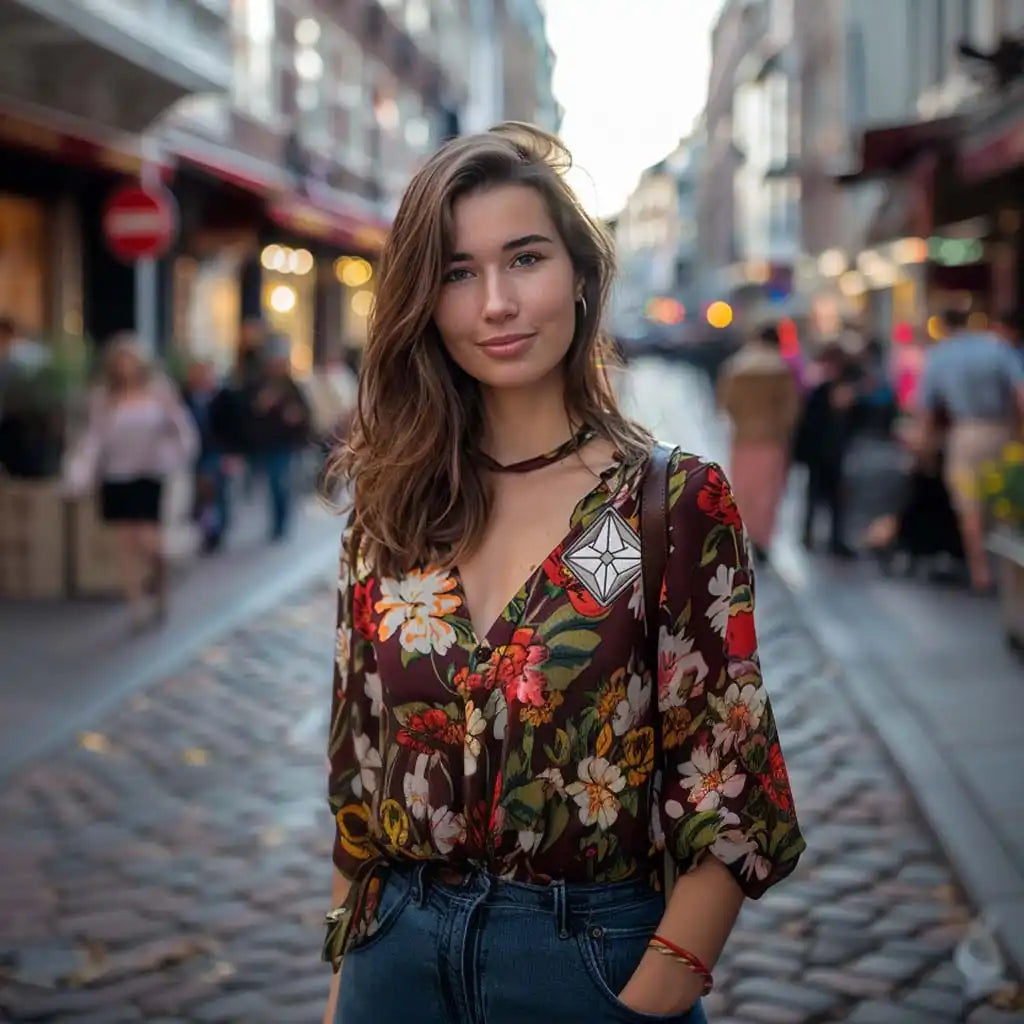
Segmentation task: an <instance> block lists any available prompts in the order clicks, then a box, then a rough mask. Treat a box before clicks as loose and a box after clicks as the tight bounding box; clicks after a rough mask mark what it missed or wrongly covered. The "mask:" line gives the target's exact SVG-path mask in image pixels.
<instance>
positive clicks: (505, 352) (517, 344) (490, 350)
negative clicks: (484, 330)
mask: <svg viewBox="0 0 1024 1024" xmlns="http://www.w3.org/2000/svg"><path fill="white" fill-rule="evenodd" d="M536 336H537V334H536V332H532V333H528V334H502V335H498V336H496V337H494V338H488V339H487V340H486V341H482V342H480V348H482V349H483V350H484V351H485V352H486V353H487V354H488V355H490V356H497V357H507V356H515V355H519V353H520V352H523V351H524V350H525V349H526V348H528V347H529V345H530V344H531V342H532V341H533V339H534V338H536Z"/></svg>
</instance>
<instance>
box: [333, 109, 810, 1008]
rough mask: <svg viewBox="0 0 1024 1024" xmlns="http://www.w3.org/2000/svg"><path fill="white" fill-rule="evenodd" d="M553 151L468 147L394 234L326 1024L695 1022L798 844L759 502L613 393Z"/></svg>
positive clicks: (365, 401)
mask: <svg viewBox="0 0 1024 1024" xmlns="http://www.w3.org/2000/svg"><path fill="white" fill-rule="evenodd" d="M567 166H569V159H568V154H567V153H566V152H565V151H564V149H563V148H562V147H561V144H560V143H559V142H558V140H557V139H555V138H554V137H553V136H550V135H548V134H547V133H545V132H542V131H541V130H540V129H535V128H531V127H529V126H526V125H505V126H501V127H499V128H496V129H492V130H491V131H489V132H487V133H485V134H482V135H476V136H468V137H464V138H460V139H457V140H454V141H452V142H450V143H448V144H446V145H445V146H444V147H443V148H442V149H441V150H440V151H439V152H438V153H437V154H435V155H434V156H433V157H432V158H431V159H429V160H428V161H427V162H426V164H425V165H424V167H423V168H421V169H420V170H419V171H418V172H417V173H416V174H415V175H414V176H413V179H412V182H411V183H410V185H409V187H408V189H407V191H406V193H405V196H404V197H403V199H402V202H401V204H400V206H399V209H398V212H397V215H396V217H395V221H394V226H393V228H392V231H391V234H390V236H389V240H388V242H387V244H386V246H385V250H384V253H383V255H382V259H381V263H380V273H379V285H378V289H377V298H376V306H375V309H374V317H373V323H372V326H371V329H370V336H369V340H368V344H367V349H366V355H365V361H364V365H363V376H362V394H361V398H362V400H361V402H360V405H359V411H358V413H357V417H356V424H355V428H354V431H353V434H352V437H351V438H350V440H349V442H348V444H346V445H344V446H343V447H342V448H341V450H340V452H339V461H338V463H337V468H338V472H339V476H340V478H341V479H342V480H344V481H346V482H347V483H349V484H350V485H351V486H352V488H353V493H354V508H353V512H352V517H351V519H350V523H349V527H348V529H347V530H346V534H345V539H344V544H343V553H342V564H341V573H340V580H339V603H338V607H339V621H338V632H337V649H336V659H335V663H336V672H335V678H334V685H333V691H334V705H333V709H332V715H331V729H330V741H329V756H330V781H329V796H330V803H331V807H332V809H333V811H334V816H335V822H336V829H337V831H336V843H335V849H334V862H335V867H336V869H337V870H336V872H335V880H334V898H335V900H336V903H337V909H336V910H335V911H334V912H332V914H331V915H330V916H329V929H328V935H327V941H326V947H325V952H326V954H327V956H328V958H329V959H330V960H331V961H332V963H333V964H334V966H335V967H336V968H338V967H339V966H340V969H341V974H340V976H339V977H340V982H339V980H338V979H336V980H335V982H334V984H333V986H332V994H331V1004H329V1006H328V1008H327V1012H326V1014H325V1017H324V1020H325V1021H326V1022H328V1024H399V1022H404V1021H407V1020H415V1021H417V1022H418V1024H440V1022H442V1021H449V1020H470V1019H475V1018H476V1017H477V1016H479V1014H478V1013H477V1008H478V1007H479V1006H481V1005H483V1004H486V1007H487V1011H486V1012H487V1019H488V1021H491V1022H492V1024H522V1022H525V1021H546V1020H550V1021H558V1022H559V1024H582V1022H584V1021H586V1022H588V1024H589V1022H597V1021H612V1020H621V1021H632V1020H638V1021H639V1020H655V1019H658V1020H675V1021H683V1020H686V1021H687V1022H689V1024H705V1021H706V1018H705V1016H704V1012H703V1010H702V1008H701V1004H700V996H701V994H702V993H703V992H706V991H708V989H709V986H710V983H711V976H710V968H711V966H713V964H714V961H715V959H716V958H717V956H718V955H719V953H720V952H721V949H722V946H723V944H724V942H725V940H726V938H727V936H728V934H729V932H730V930H731V928H732V926H733V923H734V921H735V918H736V915H737V914H738V912H739V910H740V906H741V903H742V901H743V898H744V895H751V896H759V895H760V894H761V893H762V892H764V891H765V889H767V888H768V887H769V886H770V885H772V884H774V883H775V882H777V881H779V880H780V879H781V878H783V877H784V876H785V875H786V874H788V873H789V872H790V871H791V870H792V869H793V867H794V865H795V863H796V860H797V857H798V856H799V854H800V852H801V850H802V848H803V841H802V839H801V838H800V832H799V829H798V827H797V824H796V818H795V814H794V811H793V803H792V796H791V793H790V788H789V785H788V780H787V777H786V770H785V765H784V762H783V758H782V753H781V751H780V749H779V745H778V740H777V732H776V728H775V723H774V718H773V716H772V711H771V706H770V704H769V702H768V699H767V695H766V694H765V692H764V688H763V684H762V680H761V674H760V668H759V663H758V660H757V656H756V647H757V642H756V636H755V628H754V616H753V589H752V575H751V568H750V558H749V552H748V544H747V541H746V536H745V532H744V528H743V524H742V520H741V518H740V515H739V513H738V512H737V509H736V504H735V501H734V499H733V496H732V492H731V489H730V487H729V484H728V481H727V480H726V478H725V476H724V475H723V473H722V472H721V470H720V469H719V467H718V466H716V465H714V464H712V463H708V462H705V461H704V460H702V459H700V458H699V457H697V456H695V455H685V454H682V453H679V452H674V453H669V452H668V451H665V450H663V449H658V450H657V452H656V453H655V454H654V455H652V445H653V439H652V438H651V437H650V435H649V434H648V433H647V432H646V431H644V430H643V429H642V428H641V427H639V426H638V425H637V424H635V423H633V422H631V421H629V420H627V419H626V418H625V417H624V416H623V415H622V413H621V412H620V410H619V408H618V405H617V402H616V399H615V395H614V393H613V390H612V388H611V385H610V383H609V381H608V378H607V376H606V374H605V373H604V371H603V369H602V367H601V363H602V360H603V359H605V358H606V357H607V353H608V345H607V342H606V339H605V338H604V336H603V334H602V333H601V329H600V325H601V321H602V318H603V314H604V304H605V301H606V300H607V297H608V294H609V291H610V286H611V283H612V274H613V268H614V256H613V252H612V248H611V243H610V241H609V240H608V238H607V236H606V235H605V234H604V232H603V231H602V229H601V228H600V227H599V225H598V224H597V223H596V222H595V221H593V220H591V218H590V217H589V216H588V215H587V214H586V213H585V212H584V211H583V209H582V207H581V205H580V204H579V202H578V200H577V199H576V197H575V196H574V195H573V194H572V192H571V191H570V189H569V186H568V185H567V184H566V182H565V180H564V178H563V176H562V175H561V174H560V173H559V172H560V169H562V168H564V167H567ZM652 459H654V460H655V461H654V462H653V465H654V467H655V468H654V470H653V471H652V472H651V473H650V474H649V473H648V466H649V465H651V464H652ZM644 492H646V497H645V498H644V502H645V503H646V502H650V504H648V505H647V507H646V509H645V510H644V511H643V512H641V508H640V497H641V494H642V493H644ZM637 531H639V533H638V532H637ZM641 536H644V537H645V540H644V541H641ZM669 537H671V550H669ZM642 545H643V546H644V547H645V550H644V552H643V558H644V561H645V563H646V564H647V573H648V576H647V579H646V585H645V582H644V580H643V575H642V572H641V564H640V563H641V559H640V555H641V551H640V549H641V546H642ZM659 550H660V551H661V552H662V554H661V557H660V559H659ZM647 595H650V596H647ZM696 722H699V723H700V727H699V728H693V727H692V724H693V723H696ZM747 772H750V773H755V772H756V773H757V776H758V778H759V779H760V780H761V781H760V782H759V783H758V784H757V785H746V784H738V783H734V782H733V781H731V780H733V779H739V778H741V777H750V778H753V774H751V775H749V776H747V775H746V774H745V773H747ZM709 794H711V795H709ZM712 805H713V807H712ZM702 811H705V812H706V813H709V814H710V815H711V817H712V818H713V819H714V821H713V822H712V821H711V820H710V819H709V821H708V823H705V824H702V822H703V818H702V817H701V816H700V815H701V812H702ZM716 822H717V824H715V823H716ZM723 823H727V824H726V827H723V828H719V827H718V826H719V825H722V824H723ZM665 849H667V850H668V851H669V853H670V854H671V858H672V863H673V865H674V867H676V868H678V871H679V877H678V880H675V879H674V877H673V879H672V887H671V898H670V899H669V900H668V902H667V905H666V894H665V893H664V892H659V891H657V885H658V883H657V880H658V879H659V878H660V874H661V868H662V866H663V862H664V850H665ZM673 875H674V872H673ZM339 990H340V997H339ZM335 1001H337V1007H336V1009H335V1007H334V1005H333V1003H334V1002H335Z"/></svg>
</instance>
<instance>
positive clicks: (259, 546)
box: [0, 492, 341, 779]
mask: <svg viewBox="0 0 1024 1024" xmlns="http://www.w3.org/2000/svg"><path fill="white" fill-rule="evenodd" d="M262 498H263V495H262V492H261V493H260V494H259V495H258V496H257V500H255V501H253V502H242V501H240V502H239V506H238V508H237V510H236V523H235V525H234V527H233V529H232V534H231V536H230V538H229V541H228V545H227V547H226V549H225V550H224V551H222V552H219V553H218V554H216V555H215V556H212V557H209V558H200V557H196V558H193V559H190V560H188V561H187V562H186V563H185V564H184V565H183V566H180V567H178V568H176V570H175V572H174V574H173V577H172V587H171V602H170V614H169V617H168V620H167V622H166V623H164V624H163V625H162V626H161V627H159V628H154V629H152V630H149V631H147V632H144V633H141V634H138V635H133V634H132V633H131V631H130V629H129V625H128V619H127V615H126V613H125V610H124V608H123V607H122V606H121V605H120V603H119V602H117V601H114V600H89V601H87V600H80V601H66V602H53V603H51V602H39V603H21V602H18V603H14V602H6V603H0V708H2V714H0V779H3V778H4V777H5V776H6V775H8V774H10V773H11V772H13V771H14V770H15V769H16V768H17V766H18V765H19V764H22V763H24V762H25V761H26V760H28V759H29V758H31V757H34V756H39V755H40V754H42V753H44V752H46V751H47V750H50V749H52V748H53V747H54V746H55V745H57V744H60V743H61V742H63V741H65V740H66V739H67V737H69V736H73V735H74V734H75V733H76V732H78V731H80V730H82V729H85V728H87V727H88V726H89V724H90V723H91V722H92V721H93V720H95V719H96V718H97V717H99V716H101V715H102V714H103V713H104V712H105V711H106V710H108V709H110V708H113V707H115V706H116V705H117V704H118V703H119V702H121V701H122V700H123V699H124V697H125V696H126V695H127V694H129V693H131V692H133V691H135V690H138V689H140V688H142V687H145V686H146V685H147V684H148V683H149V682H151V681H154V680H158V679H160V678H163V677H164V676H166V675H168V674H169V673H171V672H173V671H175V669H176V668H177V667H178V666H180V665H181V664H182V663H183V662H184V661H186V660H187V659H188V657H189V656H190V655H191V654H192V653H194V652H195V651H196V650H197V649H198V648H199V647H200V646H202V645H203V644H204V643H207V642H209V641H211V640H212V639H214V638H215V637H217V636H218V635H220V634H222V633H224V632H226V631H227V630H228V629H229V628H230V627H231V626H232V625H234V624H236V623H238V622H241V621H244V620H245V619H246V618H249V617H252V616H253V615H255V614H257V613H258V612H259V611H260V610H262V609H265V608H267V607H270V606H272V605H274V604H277V603H280V602H281V601H284V600H285V599H286V598H287V597H288V595H289V594H290V593H291V592H293V591H295V590H296V588H298V587H301V586H302V585H303V584H305V583H306V582H308V581H309V580H310V579H311V578H312V577H313V576H314V575H315V574H317V573H321V572H324V571H327V572H330V571H331V570H333V569H334V568H335V565H336V558H337V547H338V543H339V537H340V533H341V523H340V520H339V518H338V517H337V516H334V515H332V514H330V513H329V512H328V511H327V510H326V509H324V508H323V507H322V506H321V505H320V504H319V503H318V502H317V500H316V499H315V498H313V497H308V498H304V499H302V501H301V508H300V511H299V513H298V514H297V516H296V521H295V529H294V530H293V532H292V535H291V536H290V538H289V539H288V540H287V541H286V542H284V543H282V544H279V545H275V546H270V545H268V544H267V543H266V540H265V534H266V510H265V508H264V505H265V502H264V501H263V500H260V499H262Z"/></svg>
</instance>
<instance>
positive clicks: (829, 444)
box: [794, 344, 858, 559]
mask: <svg viewBox="0 0 1024 1024" xmlns="http://www.w3.org/2000/svg"><path fill="white" fill-rule="evenodd" d="M816 378H817V380H818V383H817V384H816V385H815V387H814V388H813V389H812V390H811V392H810V394H809V395H808V396H807V401H806V403H805V405H804V409H803V414H802V416H801V418H800V423H799V426H798V427H797V432H796V446H795V452H794V455H795V458H796V461H798V462H802V463H803V464H804V465H805V466H806V467H807V494H806V499H805V502H804V529H803V543H804V546H805V547H806V548H808V549H809V550H810V549H813V547H814V543H815V529H814V528H815V524H816V520H817V515H818V511H819V509H821V508H822V507H824V508H826V509H828V513H829V520H830V531H829V552H830V554H832V555H833V556H835V557H836V558H844V559H850V558H855V557H856V552H855V551H854V550H853V548H851V547H850V546H849V545H848V544H847V543H846V537H845V531H846V492H845V480H844V470H845V463H846V456H847V453H848V452H849V449H850V443H851V441H852V440H853V436H854V427H855V418H854V417H855V405H856V400H857V390H856V386H857V379H858V375H857V372H856V369H855V368H854V367H853V366H852V365H851V363H850V360H849V357H848V356H847V354H846V352H845V350H844V349H843V348H842V347H841V346H839V345H837V344H832V345H828V346H826V347H825V348H824V349H823V350H822V352H821V354H820V355H819V357H818V360H817V366H816Z"/></svg>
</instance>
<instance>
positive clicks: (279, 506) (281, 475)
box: [259, 448, 292, 540]
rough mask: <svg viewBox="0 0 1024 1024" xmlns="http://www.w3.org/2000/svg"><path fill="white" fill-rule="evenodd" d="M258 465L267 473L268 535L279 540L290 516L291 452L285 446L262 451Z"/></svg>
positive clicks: (288, 524) (285, 529)
mask: <svg viewBox="0 0 1024 1024" xmlns="http://www.w3.org/2000/svg"><path fill="white" fill-rule="evenodd" d="M259 466H260V468H261V469H262V470H263V472H264V473H266V474H267V488H268V490H269V491H270V536H271V539H272V540H280V539H281V538H282V537H283V536H284V535H285V534H286V533H287V532H288V527H289V526H290V525H291V518H292V453H291V451H290V450H289V449H287V448H282V449H278V450H276V451H269V452H264V453H263V454H262V455H261V456H260V459H259Z"/></svg>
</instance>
